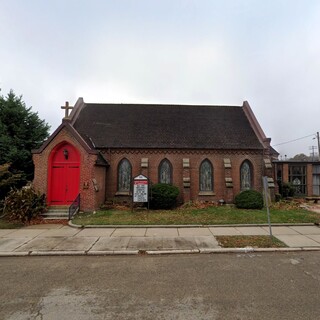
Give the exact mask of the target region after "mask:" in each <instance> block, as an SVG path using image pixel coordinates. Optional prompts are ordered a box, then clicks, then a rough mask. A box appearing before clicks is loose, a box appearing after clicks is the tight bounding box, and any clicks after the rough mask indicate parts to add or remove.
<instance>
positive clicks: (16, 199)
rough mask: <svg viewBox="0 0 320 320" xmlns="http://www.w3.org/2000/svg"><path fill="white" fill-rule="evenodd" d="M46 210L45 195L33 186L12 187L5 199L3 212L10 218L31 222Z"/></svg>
mask: <svg viewBox="0 0 320 320" xmlns="http://www.w3.org/2000/svg"><path fill="white" fill-rule="evenodd" d="M44 210H45V196H44V195H41V194H39V193H38V192H36V191H35V190H34V189H33V188H22V189H20V190H15V189H12V190H11V191H10V192H9V193H8V195H7V197H6V198H5V199H4V203H3V212H4V214H5V216H6V217H7V218H8V219H9V220H19V221H21V222H23V223H25V222H27V221H28V222H30V220H31V219H32V218H34V217H37V216H38V215H39V214H41V213H42V212H44Z"/></svg>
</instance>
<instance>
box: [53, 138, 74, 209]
mask: <svg viewBox="0 0 320 320" xmlns="http://www.w3.org/2000/svg"><path fill="white" fill-rule="evenodd" d="M48 184H49V185H48V204H49V205H69V204H71V203H72V202H73V201H74V200H75V198H76V197H77V195H78V194H79V184H80V156H79V152H78V151H77V149H76V148H75V147H74V146H72V145H71V144H69V143H62V144H60V145H58V146H57V147H56V148H55V149H54V150H53V151H52V152H51V155H50V160H49V179H48Z"/></svg>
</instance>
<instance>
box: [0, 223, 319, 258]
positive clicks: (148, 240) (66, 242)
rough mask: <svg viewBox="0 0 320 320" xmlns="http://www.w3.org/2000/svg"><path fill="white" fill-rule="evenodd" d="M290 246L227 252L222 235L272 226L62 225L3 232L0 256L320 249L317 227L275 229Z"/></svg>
mask: <svg viewBox="0 0 320 320" xmlns="http://www.w3.org/2000/svg"><path fill="white" fill-rule="evenodd" d="M272 232H273V235H274V236H275V237H277V238H278V239H279V240H281V241H283V242H284V243H285V244H286V245H287V246H288V248H280V249H271V248H267V249H256V248H251V247H247V248H235V249H234V248H233V249H228V248H221V247H220V246H219V244H218V242H217V240H216V238H215V236H220V235H227V236H232V235H268V234H269V228H268V227H266V226H237V227H225V226H224V227H221V226H212V227H162V228H160V227H158V228H157V227H156V228H155V227H139V228H136V227H135V228H123V227H122V228H120V227H119V228H116V227H114V228H110V227H108V228H73V227H70V226H63V225H59V224H46V225H34V226H28V227H24V228H21V229H0V256H26V255H106V254H138V253H148V254H163V253H211V252H212V253H213V252H249V251H250V252H252V251H292V250H320V228H319V227H317V226H315V225H304V226H298V225H296V226H273V227H272Z"/></svg>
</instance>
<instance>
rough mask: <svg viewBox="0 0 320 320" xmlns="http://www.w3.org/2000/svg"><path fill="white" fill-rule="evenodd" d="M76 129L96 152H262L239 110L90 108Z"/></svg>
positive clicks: (136, 106)
mask: <svg viewBox="0 0 320 320" xmlns="http://www.w3.org/2000/svg"><path fill="white" fill-rule="evenodd" d="M74 127H75V129H76V130H77V131H78V132H79V133H80V135H81V136H82V137H83V138H84V139H85V140H86V141H87V142H88V143H89V144H91V145H92V144H93V145H94V146H95V147H96V148H165V149H170V148H179V149H180V148H181V149H186V148H187V149H262V145H261V143H260V142H259V140H258V138H257V136H256V135H255V133H254V131H253V129H252V128H251V126H250V123H249V121H248V119H247V117H246V115H245V113H244V111H243V109H242V107H239V106H196V105H154V104H91V103H86V104H85V105H84V106H83V108H82V110H81V111H80V113H79V115H78V117H77V119H76V120H75V123H74Z"/></svg>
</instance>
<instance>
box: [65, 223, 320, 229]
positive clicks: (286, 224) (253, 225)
mask: <svg viewBox="0 0 320 320" xmlns="http://www.w3.org/2000/svg"><path fill="white" fill-rule="evenodd" d="M68 225H69V226H70V227H72V228H81V229H84V228H88V229H89V228H117V229H120V228H227V227H230V228H238V227H269V225H268V224H267V223H260V224H259V223H257V224H210V225H209V224H208V225H207V224H177V225H172V224H170V225H154V224H152V225H116V224H112V225H105V224H104V225H78V224H74V223H72V221H68ZM290 226H296V227H299V226H317V227H319V224H316V223H273V224H271V227H290Z"/></svg>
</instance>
